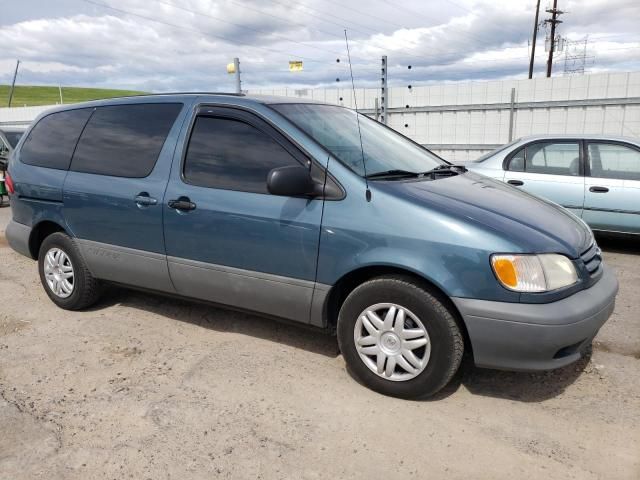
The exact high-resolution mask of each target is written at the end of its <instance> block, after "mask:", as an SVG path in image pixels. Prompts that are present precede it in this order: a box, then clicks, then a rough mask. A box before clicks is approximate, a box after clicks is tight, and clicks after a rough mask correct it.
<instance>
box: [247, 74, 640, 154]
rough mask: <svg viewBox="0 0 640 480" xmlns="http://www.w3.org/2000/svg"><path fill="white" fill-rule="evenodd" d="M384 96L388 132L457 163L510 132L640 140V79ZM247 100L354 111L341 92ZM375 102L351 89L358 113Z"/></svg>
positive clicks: (498, 84) (481, 85)
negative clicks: (292, 100)
mask: <svg viewBox="0 0 640 480" xmlns="http://www.w3.org/2000/svg"><path fill="white" fill-rule="evenodd" d="M355 73H356V74H357V72H355ZM389 90H390V91H389V111H388V112H387V115H388V120H389V122H388V124H389V126H391V127H393V128H395V129H396V130H398V131H399V132H401V133H403V134H405V135H407V136H409V137H411V138H412V139H414V140H416V141H417V142H419V143H422V144H424V145H427V146H429V147H430V148H432V149H433V150H434V151H436V152H437V153H439V154H440V155H442V156H444V157H445V158H447V159H450V160H454V161H455V160H469V159H473V158H475V157H477V156H479V155H481V154H482V153H484V152H486V151H489V150H491V149H493V148H495V147H496V146H497V145H501V144H504V143H506V142H508V141H509V140H510V132H511V137H512V138H518V137H522V136H525V135H531V134H540V133H550V134H560V133H570V134H573V133H575V134H580V133H597V134H612V135H623V136H631V137H640V72H632V73H603V74H593V75H573V76H565V77H552V78H550V79H548V78H537V79H533V80H527V79H524V80H503V81H490V82H470V83H452V84H438V85H430V86H412V88H411V89H409V88H407V87H391V88H390V89H389ZM249 93H257V94H267V95H284V96H289V97H300V98H312V99H316V100H322V101H325V102H328V103H335V104H340V105H344V106H348V107H353V106H354V102H353V93H352V91H351V89H343V88H336V89H317V90H314V89H304V90H295V89H269V90H250V91H249ZM379 94H380V91H379V90H378V89H362V88H360V89H356V99H357V102H358V107H359V108H360V109H362V110H363V111H364V112H365V113H367V114H369V115H375V106H376V98H377V97H378V96H379ZM512 94H513V103H512ZM407 106H408V107H407Z"/></svg>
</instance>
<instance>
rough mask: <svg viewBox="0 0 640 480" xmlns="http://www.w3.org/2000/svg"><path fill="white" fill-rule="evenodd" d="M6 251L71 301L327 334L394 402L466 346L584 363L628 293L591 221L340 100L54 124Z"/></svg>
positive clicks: (517, 365)
mask: <svg viewBox="0 0 640 480" xmlns="http://www.w3.org/2000/svg"><path fill="white" fill-rule="evenodd" d="M7 185H8V188H9V190H10V193H11V208H12V216H13V218H12V221H11V223H10V224H9V226H8V228H7V230H6V237H7V239H8V241H9V243H10V245H11V246H12V247H13V248H14V249H15V250H16V251H18V252H20V253H22V254H24V255H26V256H28V257H30V258H33V259H35V260H37V261H38V268H39V272H40V279H41V282H42V285H43V288H44V290H45V291H46V293H47V295H48V296H49V298H50V299H51V300H52V301H53V302H54V303H55V304H56V305H58V306H60V307H61V308H65V309H70V310H78V309H83V308H87V307H89V306H90V305H93V304H94V303H95V302H96V301H97V300H98V299H99V297H100V293H101V291H102V289H103V287H104V285H106V284H108V283H117V284H120V285H126V286H130V287H133V288H139V289H145V290H150V291H155V292H161V293H166V294H170V295H178V296H182V297H187V298H194V299H198V300H204V301H207V302H211V303H213V304H220V305H225V306H227V307H231V308H236V309H243V310H248V311H251V312H256V313H259V314H262V315H265V316H270V317H274V318H279V319H286V320H290V321H295V322H300V323H303V324H308V325H311V326H315V327H318V328H319V329H323V330H325V331H328V332H330V333H332V334H336V335H337V337H338V343H339V345H340V349H341V351H342V354H343V355H344V358H345V360H346V363H347V366H348V367H349V369H350V370H351V371H352V372H353V374H354V375H355V376H356V377H357V378H359V379H360V380H361V381H362V382H363V383H364V384H366V385H368V386H369V387H371V388H373V389H375V390H377V391H379V392H382V393H384V394H388V395H395V396H399V397H419V396H426V395H432V394H434V393H435V392H437V391H438V390H440V389H441V388H442V387H443V386H445V385H446V384H447V383H448V382H449V381H450V380H451V378H452V376H453V375H454V374H455V372H456V371H457V370H458V367H459V365H460V362H461V360H462V357H463V353H464V352H467V354H468V356H469V358H470V359H472V361H474V362H475V364H476V365H478V366H481V367H490V368H502V369H512V370H544V369H552V368H557V367H562V366H565V365H568V364H570V363H571V362H574V361H575V360H577V359H578V358H580V356H581V354H582V352H583V351H584V349H585V348H586V347H587V346H588V345H589V344H590V343H591V340H592V339H593V337H594V336H595V335H596V333H597V332H598V329H599V328H600V327H601V326H602V325H603V323H604V322H605V321H606V320H607V319H608V318H609V316H610V315H611V313H612V311H613V308H614V304H615V296H616V293H617V289H618V284H617V281H616V278H615V276H614V274H613V272H612V271H611V270H610V269H609V268H608V267H607V266H606V265H605V264H604V263H603V261H602V258H601V253H600V249H599V248H598V246H597V245H596V242H595V241H594V237H593V234H592V232H591V230H590V229H589V227H588V226H587V225H586V224H585V223H584V222H583V221H582V220H580V219H579V218H578V217H576V216H575V215H573V214H571V213H570V212H568V211H567V210H565V209H563V208H561V207H559V206H557V205H555V204H552V203H550V202H547V201H544V200H541V199H538V198H535V197H533V196H531V195H529V194H527V193H524V192H521V191H519V190H517V189H516V188H514V187H512V186H510V185H506V184H504V183H502V182H498V181H496V180H492V179H489V178H487V177H485V176H481V175H478V174H475V173H472V172H468V171H467V170H466V169H465V168H464V167H460V166H456V165H451V164H449V163H448V162H446V161H444V160H442V159H441V158H439V157H438V156H436V155H434V154H433V153H431V152H429V151H428V150H426V149H424V148H423V147H421V146H420V145H417V144H415V143H414V142H412V141H411V140H409V139H407V138H406V137H403V136H402V135H400V134H398V133H397V132H395V131H393V130H391V129H389V128H387V127H386V126H384V125H382V124H380V123H378V122H376V121H374V120H372V119H370V118H368V117H366V116H363V115H359V114H357V113H356V112H354V111H352V110H349V109H346V108H342V107H338V106H331V105H325V104H319V103H313V102H303V101H300V100H297V99H296V100H293V99H286V98H278V97H262V98H260V97H248V96H242V95H240V96H238V95H228V94H178V95H150V96H140V97H129V98H120V99H111V100H106V101H98V102H91V103H84V104H77V105H68V106H64V107H60V108H57V109H54V110H51V111H48V112H46V113H44V114H42V115H41V116H40V117H39V118H38V119H37V120H36V121H35V122H34V123H33V125H32V126H31V127H30V129H29V131H28V132H27V133H26V134H25V136H24V137H23V139H22V140H21V141H20V143H19V144H18V146H17V148H16V150H15V151H14V152H13V154H12V156H11V159H10V162H9V173H8V175H7Z"/></svg>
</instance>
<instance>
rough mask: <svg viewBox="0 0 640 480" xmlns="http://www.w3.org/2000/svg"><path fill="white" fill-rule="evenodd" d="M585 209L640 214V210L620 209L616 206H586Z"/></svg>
mask: <svg viewBox="0 0 640 480" xmlns="http://www.w3.org/2000/svg"><path fill="white" fill-rule="evenodd" d="M584 209H585V210H589V211H591V212H607V213H628V214H630V215H640V210H620V209H616V208H595V207H584Z"/></svg>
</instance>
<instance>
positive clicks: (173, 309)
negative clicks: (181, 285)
mask: <svg viewBox="0 0 640 480" xmlns="http://www.w3.org/2000/svg"><path fill="white" fill-rule="evenodd" d="M113 305H122V306H125V307H127V308H133V309H137V310H142V311H145V312H150V313H154V314H156V315H160V316H163V317H165V318H170V319H172V320H177V321H180V322H186V323H190V324H193V325H197V326H199V327H202V328H207V329H210V330H215V331H217V332H222V333H238V334H241V335H247V336H251V337H255V338H260V339H263V340H267V341H270V342H274V343H280V344H284V345H287V346H290V347H294V348H299V349H304V350H307V351H310V352H312V353H317V354H320V355H324V356H327V357H331V358H335V357H337V356H338V355H339V354H340V353H339V351H338V343H337V341H336V339H335V337H334V336H331V335H328V334H326V333H325V332H324V331H322V330H320V329H318V328H314V327H310V326H305V325H303V324H298V323H295V322H284V321H279V320H273V319H270V318H266V317H260V316H257V315H252V314H250V313H244V312H239V311H236V310H230V309H226V308H223V307H219V306H217V305H212V304H207V303H204V302H198V301H194V300H186V299H182V298H177V297H171V296H165V295H160V294H155V293H150V292H141V291H136V290H130V289H125V288H121V287H116V286H110V287H109V288H108V289H107V291H106V292H105V293H104V295H103V297H102V298H101V300H100V301H99V302H98V303H97V304H96V305H95V306H94V307H93V308H91V310H100V309H102V308H106V307H109V306H113Z"/></svg>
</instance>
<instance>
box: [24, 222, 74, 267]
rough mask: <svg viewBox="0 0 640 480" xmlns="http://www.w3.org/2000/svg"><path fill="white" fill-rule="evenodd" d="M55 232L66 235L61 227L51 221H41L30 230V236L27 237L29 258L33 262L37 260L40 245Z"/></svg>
mask: <svg viewBox="0 0 640 480" xmlns="http://www.w3.org/2000/svg"><path fill="white" fill-rule="evenodd" d="M56 232H63V233H67V231H66V230H65V229H64V227H63V226H62V225H60V224H59V223H57V222H54V221H52V220H42V221H41V222H38V223H37V224H36V225H35V226H34V227H33V228H32V229H31V234H30V235H29V253H30V254H31V258H33V259H34V260H35V259H37V258H38V253H39V251H40V245H42V242H44V239H45V238H47V237H48V236H49V235H51V234H52V233H56Z"/></svg>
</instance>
